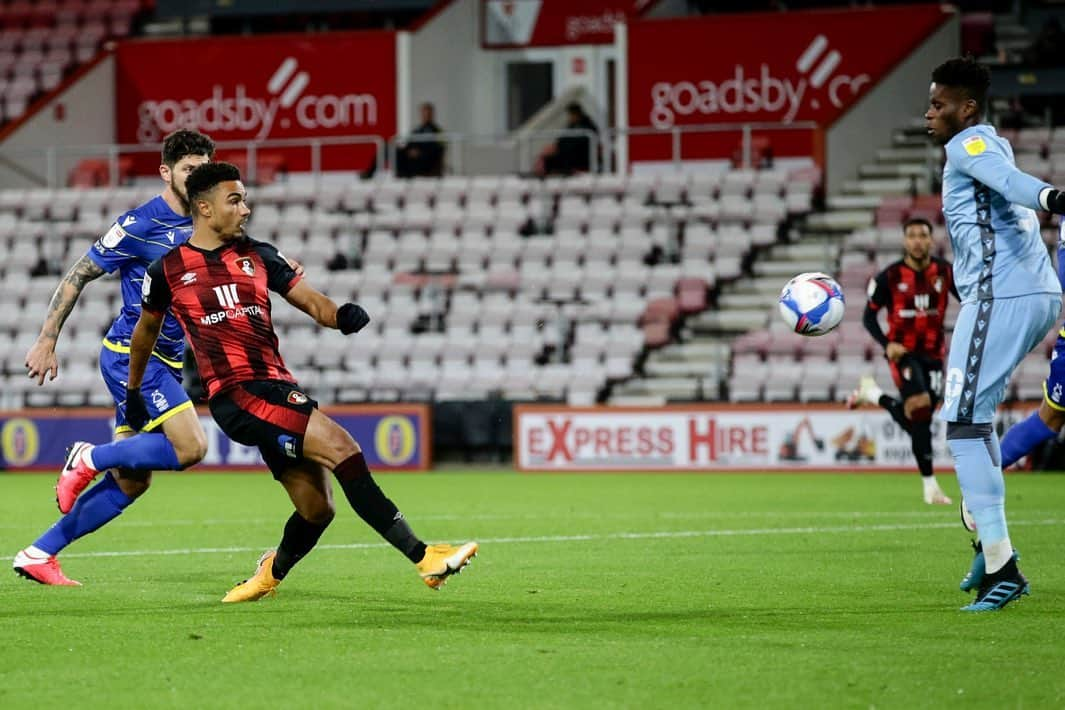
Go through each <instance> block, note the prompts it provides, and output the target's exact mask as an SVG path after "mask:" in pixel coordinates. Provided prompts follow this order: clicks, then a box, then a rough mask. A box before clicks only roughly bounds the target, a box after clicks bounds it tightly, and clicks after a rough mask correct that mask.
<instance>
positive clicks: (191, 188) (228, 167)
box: [185, 162, 240, 205]
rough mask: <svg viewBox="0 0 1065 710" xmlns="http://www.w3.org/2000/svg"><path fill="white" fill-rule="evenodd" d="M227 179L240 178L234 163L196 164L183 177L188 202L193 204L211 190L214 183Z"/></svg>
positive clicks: (238, 170)
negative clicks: (187, 174)
mask: <svg viewBox="0 0 1065 710" xmlns="http://www.w3.org/2000/svg"><path fill="white" fill-rule="evenodd" d="M227 180H240V169H239V168H237V166H236V165H233V164H232V163H223V162H218V163H203V164H202V165H197V166H196V167H195V168H193V169H192V172H190V173H189V176H188V178H186V179H185V193H186V194H187V195H188V196H189V204H190V205H193V204H195V203H196V200H197V199H199V198H202V197H203V196H204V195H206V194H207V193H208V192H210V191H211V190H213V189H214V186H215V185H217V184H218V183H220V182H226V181H227Z"/></svg>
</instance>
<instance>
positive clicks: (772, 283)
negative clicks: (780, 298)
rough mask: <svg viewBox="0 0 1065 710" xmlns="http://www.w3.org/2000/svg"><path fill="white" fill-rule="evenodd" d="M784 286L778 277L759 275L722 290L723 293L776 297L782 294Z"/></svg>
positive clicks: (741, 280)
mask: <svg viewBox="0 0 1065 710" xmlns="http://www.w3.org/2000/svg"><path fill="white" fill-rule="evenodd" d="M782 286H783V284H781V283H780V279H779V278H778V277H776V276H759V275H757V274H755V275H753V276H750V277H748V278H745V279H740V280H739V281H737V282H735V283H733V284H729V285H728V286H726V287H725V288H723V289H722V291H721V292H722V293H745V294H751V295H753V294H758V295H763V296H764V295H776V294H779V293H780V289H781V287H782Z"/></svg>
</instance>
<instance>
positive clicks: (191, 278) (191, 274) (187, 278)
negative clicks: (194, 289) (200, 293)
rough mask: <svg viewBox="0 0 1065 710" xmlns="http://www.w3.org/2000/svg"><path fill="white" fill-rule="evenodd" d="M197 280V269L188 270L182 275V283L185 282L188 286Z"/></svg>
mask: <svg viewBox="0 0 1065 710" xmlns="http://www.w3.org/2000/svg"><path fill="white" fill-rule="evenodd" d="M195 282H196V272H195V271H187V272H185V275H184V276H182V277H181V283H183V284H184V285H186V286H188V285H189V284H191V283H195Z"/></svg>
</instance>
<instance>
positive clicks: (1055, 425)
mask: <svg viewBox="0 0 1065 710" xmlns="http://www.w3.org/2000/svg"><path fill="white" fill-rule="evenodd" d="M1039 418H1040V419H1042V420H1043V423H1044V424H1046V425H1047V428H1048V429H1051V430H1053V431H1059V430H1060V429H1061V428H1062V427H1065V412H1063V411H1061V410H1060V409H1054V408H1053V407H1051V406H1050V405H1049V404H1047V403H1046V401H1045V400H1044V401H1043V403H1042V404H1041V405H1040V406H1039Z"/></svg>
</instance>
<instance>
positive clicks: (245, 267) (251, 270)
mask: <svg viewBox="0 0 1065 710" xmlns="http://www.w3.org/2000/svg"><path fill="white" fill-rule="evenodd" d="M237 266H239V267H240V270H241V271H243V272H244V273H246V274H247V275H248V276H255V263H254V262H253V261H252V260H251V259H250V258H249V257H246V256H245V257H241V258H240V259H237Z"/></svg>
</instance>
